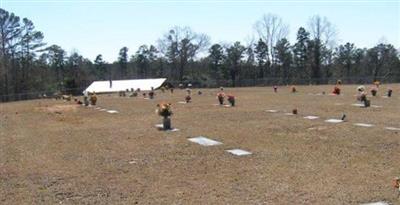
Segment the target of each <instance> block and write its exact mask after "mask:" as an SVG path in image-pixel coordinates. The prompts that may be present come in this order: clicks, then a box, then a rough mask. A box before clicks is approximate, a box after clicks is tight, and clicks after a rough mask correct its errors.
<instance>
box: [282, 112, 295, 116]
mask: <svg viewBox="0 0 400 205" xmlns="http://www.w3.org/2000/svg"><path fill="white" fill-rule="evenodd" d="M283 114H284V115H287V116H293V115H294V114H293V113H290V112H286V113H283Z"/></svg>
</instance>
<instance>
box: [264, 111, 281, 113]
mask: <svg viewBox="0 0 400 205" xmlns="http://www.w3.org/2000/svg"><path fill="white" fill-rule="evenodd" d="M265 112H270V113H277V112H278V110H266V111H265Z"/></svg>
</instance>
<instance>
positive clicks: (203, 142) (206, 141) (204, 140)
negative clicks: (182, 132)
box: [188, 136, 222, 146]
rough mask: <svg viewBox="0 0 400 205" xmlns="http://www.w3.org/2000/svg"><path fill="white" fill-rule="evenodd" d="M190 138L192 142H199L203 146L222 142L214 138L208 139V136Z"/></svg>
mask: <svg viewBox="0 0 400 205" xmlns="http://www.w3.org/2000/svg"><path fill="white" fill-rule="evenodd" d="M188 140H189V141H191V142H194V143H197V144H199V145H202V146H215V145H220V144H222V143H221V142H218V141H215V140H212V139H208V138H207V137H203V136H198V137H193V138H189V139H188Z"/></svg>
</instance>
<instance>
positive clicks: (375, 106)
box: [371, 105, 383, 108]
mask: <svg viewBox="0 0 400 205" xmlns="http://www.w3.org/2000/svg"><path fill="white" fill-rule="evenodd" d="M371 107H373V108H381V107H383V106H382V105H371Z"/></svg>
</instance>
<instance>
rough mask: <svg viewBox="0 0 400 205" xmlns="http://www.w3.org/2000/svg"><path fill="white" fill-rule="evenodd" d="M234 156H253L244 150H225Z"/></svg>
mask: <svg viewBox="0 0 400 205" xmlns="http://www.w3.org/2000/svg"><path fill="white" fill-rule="evenodd" d="M225 151H227V152H229V153H231V154H233V155H236V156H246V155H251V152H248V151H246V150H242V149H229V150H225Z"/></svg>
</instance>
